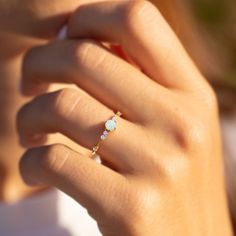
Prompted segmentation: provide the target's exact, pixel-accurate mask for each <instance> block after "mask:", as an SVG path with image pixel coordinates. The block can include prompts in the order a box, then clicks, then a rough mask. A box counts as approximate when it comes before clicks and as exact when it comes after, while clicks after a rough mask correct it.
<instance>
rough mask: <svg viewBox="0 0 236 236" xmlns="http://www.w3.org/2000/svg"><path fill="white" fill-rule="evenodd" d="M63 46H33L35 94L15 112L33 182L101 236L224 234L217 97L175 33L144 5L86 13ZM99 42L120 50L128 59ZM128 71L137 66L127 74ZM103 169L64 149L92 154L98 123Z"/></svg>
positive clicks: (27, 75) (26, 171)
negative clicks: (52, 139) (85, 217)
mask: <svg viewBox="0 0 236 236" xmlns="http://www.w3.org/2000/svg"><path fill="white" fill-rule="evenodd" d="M68 27H69V28H68V36H69V38H68V39H67V40H64V41H61V42H51V43H50V44H48V45H46V46H40V47H37V48H34V49H32V50H30V51H29V52H28V53H27V55H26V57H25V60H24V66H23V78H24V80H23V92H24V93H25V94H26V95H29V94H30V95H36V94H39V93H42V92H44V91H45V86H47V85H48V84H50V83H52V82H60V83H73V84H76V85H77V86H78V89H64V90H60V91H56V92H52V93H46V94H43V95H39V96H37V97H36V98H35V99H34V100H33V101H31V102H30V103H28V104H27V105H25V106H24V107H23V108H22V109H21V111H20V112H19V115H18V130H19V133H20V139H21V142H22V143H23V144H24V145H25V146H26V147H28V148H30V149H29V150H28V151H27V152H26V153H25V155H24V156H23V158H22V160H21V165H20V168H21V173H22V175H23V177H24V179H25V181H26V182H27V183H29V184H46V185H49V186H56V187H58V188H59V189H61V190H62V191H64V192H66V193H67V194H69V195H70V196H72V197H73V198H74V199H76V200H77V201H78V202H79V203H80V204H82V205H83V206H84V207H86V208H87V209H88V212H89V214H90V215H91V216H92V217H93V218H95V219H96V220H97V222H98V226H99V228H100V230H101V232H102V233H103V234H104V235H119V236H120V235H145V236H147V235H152V236H153V235H214V236H215V235H219V236H222V235H230V226H229V217H228V210H227V204H226V197H225V190H224V183H223V164H222V154H221V141H220V133H219V124H218V113H217V102H216V99H215V95H214V93H213V91H212V89H211V88H210V86H209V85H208V84H207V82H206V81H205V79H204V78H203V77H202V75H201V74H200V73H199V71H198V70H197V68H196V67H195V65H194V64H193V63H192V61H191V59H190V58H189V56H188V55H187V53H186V52H185V50H184V48H183V46H182V45H181V44H180V42H179V40H178V39H177V38H176V36H175V34H174V33H173V31H172V30H171V29H170V27H169V26H168V24H167V23H166V22H165V20H164V19H163V17H162V16H161V14H160V13H159V12H158V10H157V9H156V8H155V7H154V6H153V5H152V4H151V3H149V2H148V1H107V2H102V3H94V4H89V5H84V6H81V7H80V8H78V10H77V11H76V12H75V13H74V15H73V17H72V18H71V20H70V22H69V25H68ZM101 42H110V43H111V44H116V45H120V47H121V48H122V50H123V51H124V52H125V53H126V55H128V58H130V61H133V62H134V63H133V64H131V63H128V62H127V61H126V60H124V59H123V58H121V57H119V56H118V55H116V54H115V53H114V51H112V50H111V49H109V48H108V47H106V46H104V44H102V43H101ZM134 64H135V65H136V66H134ZM114 111H120V112H121V113H122V114H123V116H122V117H121V118H119V119H118V128H117V130H116V131H115V132H113V133H111V134H110V135H109V137H108V138H107V139H106V140H105V141H103V142H102V143H101V147H100V149H99V151H98V153H99V154H100V155H101V158H102V162H103V165H99V164H97V163H96V162H94V161H93V160H92V159H91V158H89V157H88V156H86V155H82V154H80V153H78V152H75V151H74V150H71V149H70V148H69V147H66V146H64V145H63V144H55V145H52V146H41V147H35V146H39V145H43V144H44V141H45V137H46V135H47V134H49V133H55V132H60V133H62V134H64V135H66V136H67V137H69V138H70V139H72V140H74V141H75V142H77V143H78V144H80V145H83V146H84V147H86V148H88V149H91V148H92V147H93V146H94V145H95V144H96V143H97V141H98V140H99V137H100V135H101V134H102V131H103V129H104V122H105V121H106V120H107V119H109V118H110V117H111V116H113V114H114Z"/></svg>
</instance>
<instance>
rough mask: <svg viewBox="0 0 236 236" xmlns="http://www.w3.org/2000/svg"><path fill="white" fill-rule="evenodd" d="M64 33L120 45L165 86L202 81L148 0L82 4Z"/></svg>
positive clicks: (177, 85) (169, 29)
mask: <svg viewBox="0 0 236 236" xmlns="http://www.w3.org/2000/svg"><path fill="white" fill-rule="evenodd" d="M68 36H69V37H73V38H81V37H82V38H83V37H84V38H87V37H92V38H96V39H100V40H102V41H109V42H112V43H118V44H121V45H122V47H123V48H124V50H125V51H126V52H127V53H128V54H129V56H130V57H131V58H132V59H133V60H134V61H135V62H136V63H137V64H138V65H139V67H141V68H142V70H143V71H144V72H145V73H146V74H147V75H148V76H149V77H151V78H152V79H154V80H155V81H157V82H158V83H160V84H162V85H164V86H166V87H174V88H190V87H195V85H196V82H197V83H198V82H199V81H200V80H202V76H201V74H200V73H199V71H198V70H197V68H196V66H195V65H194V64H193V62H192V60H191V59H190V57H189V56H188V55H187V53H186V51H185V49H184V48H183V46H182V44H181V43H180V41H179V40H178V38H177V36H176V35H175V33H174V32H173V30H172V29H171V28H170V26H169V25H168V24H167V22H166V21H165V19H164V18H163V17H162V15H161V14H160V12H159V11H158V10H157V8H156V7H155V6H154V5H153V4H152V3H150V2H149V1H107V2H97V3H92V4H88V5H83V6H81V7H79V8H78V9H77V11H76V13H75V14H74V15H73V16H72V18H71V19H70V21H69V27H68ZM196 75H197V76H196ZM196 78H199V79H196Z"/></svg>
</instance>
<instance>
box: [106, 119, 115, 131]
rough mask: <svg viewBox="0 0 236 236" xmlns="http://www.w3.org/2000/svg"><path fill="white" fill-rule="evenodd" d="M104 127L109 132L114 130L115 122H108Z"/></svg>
mask: <svg viewBox="0 0 236 236" xmlns="http://www.w3.org/2000/svg"><path fill="white" fill-rule="evenodd" d="M105 127H106V129H107V130H108V131H110V132H111V131H113V130H115V129H116V122H115V121H114V120H108V121H107V122H106V124H105Z"/></svg>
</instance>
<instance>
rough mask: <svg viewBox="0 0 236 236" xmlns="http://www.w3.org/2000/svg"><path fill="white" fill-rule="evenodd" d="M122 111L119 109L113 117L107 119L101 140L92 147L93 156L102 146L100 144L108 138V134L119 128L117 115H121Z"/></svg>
mask: <svg viewBox="0 0 236 236" xmlns="http://www.w3.org/2000/svg"><path fill="white" fill-rule="evenodd" d="M121 115H122V114H121V113H120V112H119V111H118V112H117V113H116V114H115V115H114V116H113V117H112V118H111V119H109V120H107V121H106V123H105V129H104V131H103V133H102V135H101V136H100V139H99V141H98V142H97V144H96V145H95V146H94V147H93V149H92V156H94V155H95V154H96V153H97V151H98V150H99V148H100V144H101V142H102V141H104V140H106V139H107V137H108V135H109V134H110V133H111V132H113V131H115V130H116V128H117V117H121Z"/></svg>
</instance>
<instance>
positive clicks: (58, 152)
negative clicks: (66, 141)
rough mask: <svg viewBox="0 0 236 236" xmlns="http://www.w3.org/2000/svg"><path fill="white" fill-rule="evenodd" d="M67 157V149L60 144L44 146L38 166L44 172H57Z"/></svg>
mask: <svg viewBox="0 0 236 236" xmlns="http://www.w3.org/2000/svg"><path fill="white" fill-rule="evenodd" d="M68 158H69V150H68V149H67V148H66V146H64V145H61V144H54V145H51V146H48V147H46V148H45V150H44V153H43V155H42V157H41V158H40V162H39V166H40V167H41V169H42V170H43V171H44V172H46V173H47V172H49V173H51V172H53V173H59V172H60V170H62V169H63V167H64V165H65V164H66V162H67V160H68Z"/></svg>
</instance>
